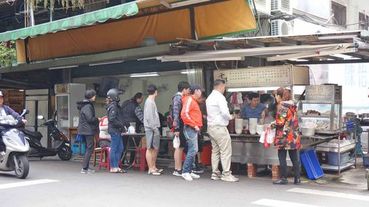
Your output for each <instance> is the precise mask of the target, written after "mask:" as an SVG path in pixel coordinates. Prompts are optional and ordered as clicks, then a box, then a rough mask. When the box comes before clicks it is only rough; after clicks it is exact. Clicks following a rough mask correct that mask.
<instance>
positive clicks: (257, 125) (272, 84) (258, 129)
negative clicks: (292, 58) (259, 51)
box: [214, 65, 310, 165]
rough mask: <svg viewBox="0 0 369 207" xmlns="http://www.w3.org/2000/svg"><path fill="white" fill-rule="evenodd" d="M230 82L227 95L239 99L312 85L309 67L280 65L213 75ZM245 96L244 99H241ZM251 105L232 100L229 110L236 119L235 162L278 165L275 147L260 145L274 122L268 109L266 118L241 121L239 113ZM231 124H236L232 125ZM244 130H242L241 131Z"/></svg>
mask: <svg viewBox="0 0 369 207" xmlns="http://www.w3.org/2000/svg"><path fill="white" fill-rule="evenodd" d="M217 78H221V79H224V80H226V81H227V87H228V92H231V93H232V95H231V96H234V95H236V96H237V95H238V96H240V94H242V93H245V92H246V93H247V92H256V93H258V94H259V93H266V94H268V93H269V94H271V92H272V91H273V90H275V89H277V88H279V87H289V88H290V89H291V90H292V91H293V88H294V87H296V86H307V85H309V83H310V81H309V68H308V67H306V66H294V65H281V66H270V67H256V68H239V69H229V70H216V71H214V79H217ZM241 96H242V95H241ZM247 104H248V103H243V100H240V101H239V102H238V103H235V102H234V101H232V98H231V100H230V108H231V111H232V112H233V114H234V115H235V117H236V119H235V120H232V121H231V122H230V123H231V124H230V126H229V131H230V133H231V138H232V152H233V154H232V162H236V163H242V164H245V163H253V164H259V165H278V164H279V162H278V155H277V150H276V149H275V148H274V147H269V148H265V147H264V145H263V144H261V143H259V139H260V134H261V133H262V132H263V131H264V130H265V128H266V127H267V125H269V124H270V122H272V121H273V116H271V115H270V113H271V112H270V110H269V111H268V109H266V111H268V112H267V115H266V117H270V118H269V119H268V118H265V117H262V116H261V114H260V117H258V118H249V119H242V117H241V116H240V114H239V111H240V110H241V111H242V108H243V107H246V106H247ZM232 122H235V124H233V123H232ZM240 127H241V128H242V130H239V128H240Z"/></svg>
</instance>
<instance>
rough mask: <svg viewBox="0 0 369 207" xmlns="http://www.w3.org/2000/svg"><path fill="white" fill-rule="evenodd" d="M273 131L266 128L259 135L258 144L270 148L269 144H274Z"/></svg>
mask: <svg viewBox="0 0 369 207" xmlns="http://www.w3.org/2000/svg"><path fill="white" fill-rule="evenodd" d="M275 133H276V131H275V129H271V128H270V127H267V128H266V129H265V130H264V131H263V132H262V133H261V135H260V139H259V142H260V143H263V144H264V147H265V148H268V147H270V144H272V143H274V138H275Z"/></svg>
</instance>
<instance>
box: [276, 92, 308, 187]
mask: <svg viewBox="0 0 369 207" xmlns="http://www.w3.org/2000/svg"><path fill="white" fill-rule="evenodd" d="M275 98H276V103H277V112H276V121H275V127H276V136H275V140H274V145H275V146H276V147H277V148H278V159H279V164H280V168H281V178H280V179H279V180H277V181H275V182H274V184H282V185H285V184H287V183H288V180H287V161H286V157H287V151H288V154H289V156H290V158H291V161H292V164H293V168H294V172H295V179H294V184H299V183H301V181H300V161H299V158H298V150H299V149H300V148H301V143H300V139H301V136H300V132H299V123H298V118H297V106H296V105H295V104H294V102H293V101H292V100H291V99H292V95H291V91H290V90H288V89H283V88H279V89H278V90H277V92H276V96H275Z"/></svg>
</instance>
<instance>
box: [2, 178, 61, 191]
mask: <svg viewBox="0 0 369 207" xmlns="http://www.w3.org/2000/svg"><path fill="white" fill-rule="evenodd" d="M55 182H59V180H50V179H41V180H30V181H24V182H16V183H7V184H0V190H4V189H10V188H18V187H25V186H32V185H40V184H47V183H55Z"/></svg>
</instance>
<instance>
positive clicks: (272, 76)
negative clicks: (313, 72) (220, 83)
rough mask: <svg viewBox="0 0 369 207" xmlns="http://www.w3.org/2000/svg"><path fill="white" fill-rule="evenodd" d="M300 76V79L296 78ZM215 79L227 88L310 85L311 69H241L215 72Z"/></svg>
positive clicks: (286, 66)
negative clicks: (223, 83) (222, 81)
mask: <svg viewBox="0 0 369 207" xmlns="http://www.w3.org/2000/svg"><path fill="white" fill-rule="evenodd" d="M296 75H298V76H299V77H298V78H295V77H294V76H296ZM214 79H224V80H225V81H226V82H227V86H228V87H231V88H235V87H273V86H276V87H279V86H291V85H295V84H300V85H308V84H309V68H308V67H295V66H292V65H282V66H271V67H257V68H241V69H229V70H216V71H214Z"/></svg>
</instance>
